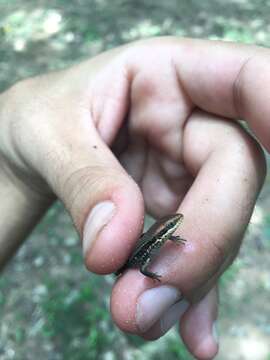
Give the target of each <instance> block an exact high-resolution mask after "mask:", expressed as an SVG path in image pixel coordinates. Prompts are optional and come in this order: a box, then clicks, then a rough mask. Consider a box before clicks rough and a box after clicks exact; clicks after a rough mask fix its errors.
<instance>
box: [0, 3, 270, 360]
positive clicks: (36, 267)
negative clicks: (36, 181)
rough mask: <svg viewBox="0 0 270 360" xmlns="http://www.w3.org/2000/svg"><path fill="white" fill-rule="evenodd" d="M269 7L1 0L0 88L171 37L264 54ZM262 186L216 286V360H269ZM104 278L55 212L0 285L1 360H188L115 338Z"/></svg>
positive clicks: (268, 260)
mask: <svg viewBox="0 0 270 360" xmlns="http://www.w3.org/2000/svg"><path fill="white" fill-rule="evenodd" d="M269 18H270V1H267V0H256V1H255V0H253V1H252V0H227V1H224V0H220V1H217V0H214V1H209V0H205V1H202V0H171V1H167V2H166V1H161V0H146V1H142V0H137V1H125V0H114V1H109V0H71V1H67V0H52V1H42V0H39V1H29V0H28V1H27V0H22V1H14V0H9V1H3V0H0V90H4V89H5V88H7V87H8V86H9V85H11V84H12V83H14V82H16V81H17V80H19V79H22V78H24V77H28V76H32V75H35V74H40V73H43V72H46V71H48V70H52V69H60V68H62V67H66V66H67V65H70V64H72V63H75V62H78V61H79V60H81V59H84V58H86V57H89V56H93V55H95V54H97V53H99V52H101V51H103V50H106V49H108V48H112V47H115V46H117V45H120V44H123V43H126V42H129V41H132V40H136V39H140V38H146V37H150V36H159V35H168V34H174V35H178V36H189V37H196V38H208V39H223V40H226V41H238V42H245V43H251V44H258V45H263V46H269V44H270V23H269ZM269 195H270V191H269V179H267V180H266V184H265V187H264V189H263V192H262V194H261V196H260V199H259V201H258V204H257V206H256V209H255V212H254V215H253V217H252V220H251V224H250V227H249V230H248V232H247V234H246V239H245V242H244V246H243V247H242V249H241V252H240V255H239V257H238V259H237V260H236V262H235V263H234V265H233V266H232V267H231V268H230V269H229V270H228V271H227V273H226V274H225V275H224V276H223V278H222V281H221V299H220V300H221V309H220V320H219V332H220V337H221V350H220V354H219V356H218V359H220V360H240V359H241V360H249V359H252V360H267V359H268V360H269V359H270V345H269V344H270V301H269V299H270V297H269V295H270V276H269V268H270V266H269V265H270V242H269V237H270V215H269V206H270V196H269ZM113 281H114V279H113V277H110V276H107V277H98V276H96V275H92V274H89V273H87V272H86V270H85V269H84V267H83V262H82V257H81V250H80V245H79V240H78V237H77V235H76V233H75V231H74V229H73V227H72V224H71V222H70V219H69V217H68V215H67V214H66V213H65V212H64V210H63V208H62V206H61V205H60V204H56V205H55V206H54V207H53V208H52V209H50V211H49V212H48V214H47V216H46V217H45V219H44V221H43V222H42V223H41V224H40V225H39V226H38V227H37V229H36V230H35V231H34V233H33V234H32V235H31V237H30V238H29V239H28V241H27V242H26V243H25V245H23V246H22V248H21V249H20V251H19V252H18V254H17V255H16V257H15V258H14V259H13V261H12V262H11V263H10V265H9V266H8V267H7V269H6V270H5V271H4V273H3V274H2V276H1V278H0V359H1V360H2V359H3V360H6V359H16V360H27V359H29V360H33V359H39V360H45V359H46V360H50V359H52V360H57V359H59V360H61V359H65V360H69V359H72V360H85V359H104V360H114V359H126V360H133V359H134V360H135V359H164V358H166V359H167V360H170V359H192V357H191V356H190V355H188V353H187V351H186V350H185V348H184V346H183V345H182V344H181V342H180V340H179V336H178V334H177V331H176V330H173V331H171V332H170V333H169V334H167V335H166V336H165V337H163V338H162V339H160V340H158V341H156V342H153V343H146V342H144V341H142V340H140V339H138V338H136V337H132V336H127V335H125V334H122V333H121V332H120V331H119V330H118V329H117V328H116V327H115V326H114V325H113V323H112V321H111V318H110V314H109V309H108V304H109V295H110V289H111V286H112V283H113Z"/></svg>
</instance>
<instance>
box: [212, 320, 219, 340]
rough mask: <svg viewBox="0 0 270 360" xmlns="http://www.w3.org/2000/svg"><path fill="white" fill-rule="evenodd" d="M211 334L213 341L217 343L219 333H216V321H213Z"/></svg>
mask: <svg viewBox="0 0 270 360" xmlns="http://www.w3.org/2000/svg"><path fill="white" fill-rule="evenodd" d="M212 335H213V338H214V340H215V342H216V343H217V344H218V341H219V335H218V324H217V321H215V322H214V323H213V327H212Z"/></svg>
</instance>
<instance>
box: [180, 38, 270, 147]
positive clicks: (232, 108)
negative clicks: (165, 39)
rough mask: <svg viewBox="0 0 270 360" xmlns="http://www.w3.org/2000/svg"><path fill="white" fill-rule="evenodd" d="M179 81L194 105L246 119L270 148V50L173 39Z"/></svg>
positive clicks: (227, 115)
mask: <svg viewBox="0 0 270 360" xmlns="http://www.w3.org/2000/svg"><path fill="white" fill-rule="evenodd" d="M173 43H174V44H175V47H174V61H175V64H176V68H177V72H178V75H179V79H180V82H181V84H182V86H183V88H184V89H185V91H186V93H187V94H188V96H189V98H190V99H191V101H192V102H193V104H194V105H196V106H198V107H199V108H201V109H203V110H205V111H207V112H211V113H214V114H217V115H222V116H225V117H230V118H241V119H245V120H246V121H247V122H248V123H249V125H250V127H251V128H252V129H253V130H254V133H255V134H256V135H257V137H258V138H259V140H260V141H261V142H262V144H263V145H264V146H265V147H266V148H267V149H268V151H270V141H269V136H268V133H269V130H270V124H269V121H268V115H269V112H270V104H269V101H268V93H269V91H270V85H269V84H270V75H269V71H268V67H269V60H270V52H269V50H268V49H264V48H259V47H255V46H249V45H241V44H239V43H237V44H234V43H228V42H217V41H201V40H180V41H179V40H175V39H174V40H173Z"/></svg>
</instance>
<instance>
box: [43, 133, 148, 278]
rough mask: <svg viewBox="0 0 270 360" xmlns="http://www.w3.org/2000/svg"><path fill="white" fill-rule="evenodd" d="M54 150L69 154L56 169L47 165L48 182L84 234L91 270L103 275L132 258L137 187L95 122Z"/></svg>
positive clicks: (139, 206) (139, 219)
mask: <svg viewBox="0 0 270 360" xmlns="http://www.w3.org/2000/svg"><path fill="white" fill-rule="evenodd" d="M71 141H72V144H71ZM50 142H51V143H53V142H52V141H50ZM52 151H53V153H54V154H55V153H56V152H58V153H59V151H60V152H61V154H65V155H64V156H63V155H62V156H58V157H57V159H58V164H55V165H54V166H53V167H51V166H50V165H48V167H47V169H48V170H49V171H47V173H46V176H47V181H48V183H49V184H50V186H51V188H52V189H53V190H54V192H55V194H56V195H57V197H59V198H60V199H61V200H62V201H63V203H64V205H65V207H66V209H67V210H68V212H69V213H70V215H71V217H72V219H73V222H74V224H75V226H76V228H77V230H78V232H79V235H80V236H81V239H82V245H83V255H84V260H85V264H86V266H87V268H88V269H89V270H91V271H94V272H97V273H102V274H105V273H111V272H113V271H115V270H116V269H118V268H119V267H120V266H121V265H122V264H123V263H124V261H125V260H126V258H127V257H128V255H129V253H130V251H131V248H132V247H133V245H134V243H135V242H136V239H137V237H138V233H139V232H140V231H141V228H142V226H143V216H144V205H143V198H142V194H141V192H140V190H139V187H138V186H137V184H136V183H135V182H134V181H133V179H132V178H131V177H130V176H129V175H128V174H127V173H126V172H125V170H124V169H123V168H122V166H121V165H120V163H119V162H118V160H117V159H116V158H115V157H114V155H113V153H112V152H111V150H110V149H109V148H108V147H107V145H106V144H105V143H104V142H103V141H102V139H101V138H100V137H99V134H98V133H97V131H96V129H95V128H94V126H93V128H92V131H91V138H88V137H87V136H85V134H84V135H83V134H82V135H81V136H80V137H76V136H72V138H71V139H70V140H69V141H65V142H64V143H63V142H62V143H61V146H59V143H58V144H57V149H54V150H52ZM59 155H60V154H59ZM59 159H60V160H59ZM44 175H45V174H44Z"/></svg>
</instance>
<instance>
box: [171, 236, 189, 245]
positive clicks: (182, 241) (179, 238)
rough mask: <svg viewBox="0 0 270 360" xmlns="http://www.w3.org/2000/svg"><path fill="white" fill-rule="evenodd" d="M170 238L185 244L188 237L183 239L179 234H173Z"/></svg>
mask: <svg viewBox="0 0 270 360" xmlns="http://www.w3.org/2000/svg"><path fill="white" fill-rule="evenodd" d="M170 240H171V241H174V242H176V243H177V244H185V243H186V242H187V240H186V239H183V238H181V237H180V236H177V235H171V237H170Z"/></svg>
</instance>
